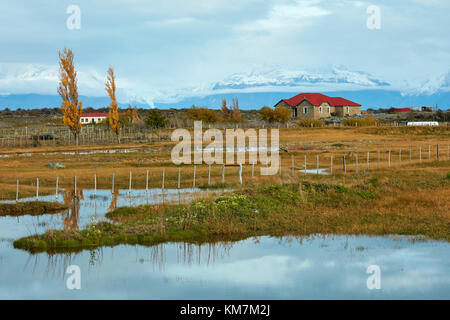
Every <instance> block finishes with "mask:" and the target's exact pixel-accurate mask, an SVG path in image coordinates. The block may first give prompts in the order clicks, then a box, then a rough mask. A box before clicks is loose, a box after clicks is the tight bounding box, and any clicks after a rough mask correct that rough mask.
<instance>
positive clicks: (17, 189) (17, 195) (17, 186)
mask: <svg viewBox="0 0 450 320" xmlns="http://www.w3.org/2000/svg"><path fill="white" fill-rule="evenodd" d="M17 201H19V179H17V183H16V202H17Z"/></svg>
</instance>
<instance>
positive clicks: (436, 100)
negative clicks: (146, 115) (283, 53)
mask: <svg viewBox="0 0 450 320" xmlns="http://www.w3.org/2000/svg"><path fill="white" fill-rule="evenodd" d="M298 93H300V92H251V93H242V92H241V93H222V94H212V95H206V96H195V97H189V98H184V99H182V100H180V101H178V102H174V103H164V102H158V101H155V107H156V108H161V109H170V108H189V107H191V106H192V105H196V106H206V107H209V108H215V109H219V108H220V107H221V105H222V99H227V101H228V103H229V104H231V100H232V98H233V97H238V98H239V105H240V107H241V109H243V110H249V109H260V108H261V107H263V106H265V105H267V106H270V107H272V106H274V105H275V104H276V103H277V102H278V101H280V100H281V99H286V98H290V97H292V96H294V95H296V94H298ZM321 93H324V94H326V95H329V96H336V97H343V98H346V99H349V100H353V101H355V102H358V103H360V104H361V105H362V106H363V109H368V108H375V109H378V108H390V107H411V106H421V105H427V106H435V105H437V106H438V108H440V109H444V110H445V109H449V107H450V92H445V91H439V92H436V93H434V94H429V95H427V94H417V95H402V94H401V92H399V91H390V90H358V91H329V92H326V91H324V92H321ZM80 101H82V102H83V106H84V107H86V108H88V107H92V108H102V107H107V106H108V104H109V99H108V98H107V97H86V96H80ZM128 104H131V105H132V106H135V105H136V106H137V107H138V108H150V106H149V105H148V104H145V103H137V102H130V103H120V104H119V107H121V108H126V107H127V106H128ZM60 105H61V98H60V97H59V96H58V95H39V94H12V95H0V109H5V108H9V109H12V110H13V109H18V108H22V109H33V108H45V107H47V108H55V107H59V106H60Z"/></svg>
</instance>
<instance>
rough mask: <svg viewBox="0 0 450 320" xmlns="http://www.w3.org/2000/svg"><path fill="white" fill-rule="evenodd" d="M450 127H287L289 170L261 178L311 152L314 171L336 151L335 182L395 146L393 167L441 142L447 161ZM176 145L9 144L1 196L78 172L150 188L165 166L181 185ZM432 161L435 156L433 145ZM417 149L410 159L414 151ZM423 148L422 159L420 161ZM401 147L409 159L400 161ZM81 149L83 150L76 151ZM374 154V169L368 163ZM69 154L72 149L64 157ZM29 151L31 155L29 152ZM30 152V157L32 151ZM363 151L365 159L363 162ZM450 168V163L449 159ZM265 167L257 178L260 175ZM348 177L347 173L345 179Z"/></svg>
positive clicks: (300, 162) (88, 181) (70, 178)
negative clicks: (52, 164)
mask: <svg viewBox="0 0 450 320" xmlns="http://www.w3.org/2000/svg"><path fill="white" fill-rule="evenodd" d="M449 133H450V128H447V127H444V128H441V127H438V128H405V127H386V128H384V127H363V128H295V129H280V146H282V147H285V148H287V149H288V150H289V152H288V153H286V152H281V153H280V155H281V159H282V170H281V179H280V175H277V177H258V179H261V180H267V181H277V182H280V181H288V179H290V178H292V177H293V176H295V175H297V174H299V173H295V174H294V175H293V173H292V157H294V167H295V169H303V168H304V157H305V155H306V157H307V168H308V169H315V168H316V166H317V156H319V166H320V167H321V168H329V167H330V164H331V157H332V156H333V172H334V173H335V175H337V176H334V175H333V176H331V177H327V178H326V179H328V180H331V181H333V180H335V179H338V180H339V179H341V180H342V179H343V178H342V177H341V175H342V174H343V156H345V157H346V171H347V174H348V175H350V174H355V173H356V169H357V168H356V161H358V174H362V172H365V171H367V170H377V169H378V151H379V152H380V163H379V167H380V169H385V168H388V167H389V161H388V157H389V150H391V161H390V168H391V169H395V170H398V169H401V170H405V169H408V168H411V169H414V168H422V167H430V168H429V169H430V170H433V169H432V168H431V167H432V163H433V162H434V161H436V159H437V156H436V155H437V150H436V146H437V145H438V144H439V146H440V152H439V153H440V158H439V160H440V162H444V163H445V161H447V160H448V158H447V156H448V153H447V152H448V145H449V141H450V139H449ZM174 144H175V143H173V142H155V143H151V144H150V143H149V144H131V145H120V148H118V147H117V146H114V145H109V146H104V145H102V146H89V147H86V146H83V147H67V146H64V147H63V146H61V147H41V148H22V149H2V150H1V151H0V154H2V155H8V157H5V156H3V157H0V199H15V196H16V187H17V180H19V196H20V197H21V198H23V197H31V196H34V195H36V179H37V178H39V194H41V195H44V194H51V193H54V192H55V185H56V178H57V177H58V179H59V188H65V189H68V190H70V189H71V188H73V184H74V176H76V177H77V187H78V188H80V189H83V188H84V189H92V188H93V187H94V174H95V175H96V176H97V188H99V189H101V188H103V189H109V188H111V184H112V176H113V174H114V175H115V188H128V187H129V175H130V171H131V172H132V187H133V188H145V186H146V172H147V170H149V186H150V187H153V188H155V187H157V188H160V187H161V185H162V170H163V168H165V187H166V188H170V187H176V186H177V183H178V168H177V167H176V166H175V165H174V164H173V163H172V162H171V160H170V151H171V149H172V147H173V145H174ZM429 146H431V149H430V151H431V152H430V159H431V160H428V157H429V155H428V148H429ZM410 148H411V156H412V158H411V162H410V160H409V152H410ZM419 148H421V149H422V150H421V158H422V162H421V163H420V161H419ZM111 149H122V150H135V151H136V152H132V153H120V152H116V153H91V154H85V153H87V152H92V151H94V150H111ZM400 150H401V152H402V156H401V157H402V159H401V161H400V156H399V154H400ZM74 152H78V153H74ZM367 152H370V154H369V157H370V158H369V159H370V163H369V168H368V167H367ZM64 153H66V154H64ZM24 154H25V155H24ZM27 154H31V155H27ZM356 155H357V156H358V159H356ZM52 161H56V162H61V163H63V164H65V165H66V168H65V169H52V168H50V167H49V166H48V164H49V163H50V162H52ZM446 163H447V167H448V163H449V162H448V161H447V162H446ZM260 165H261V164H258V165H257V166H256V168H255V175H258V174H259V170H258V168H259V166H260ZM243 170H244V171H243V176H244V183H245V181H249V180H251V172H252V168H251V166H250V165H244V168H243ZM237 172H238V168H237V167H227V168H226V181H227V182H230V183H237V182H238V173H237ZM221 175H222V167H221V166H220V165H213V166H212V169H211V180H212V183H217V182H221ZM181 176H182V178H181V186H182V187H192V185H193V181H192V180H193V166H192V165H182V166H181ZM344 179H345V178H344ZM207 182H208V166H206V165H199V166H197V167H196V185H197V186H199V185H204V184H205V183H207Z"/></svg>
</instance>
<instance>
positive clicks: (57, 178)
mask: <svg viewBox="0 0 450 320" xmlns="http://www.w3.org/2000/svg"><path fill="white" fill-rule="evenodd" d="M58 180H59V177H56V188H55V189H56V190H55V198H56V199H58V182H59V181H58Z"/></svg>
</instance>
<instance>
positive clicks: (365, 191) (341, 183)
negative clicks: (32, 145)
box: [0, 127, 450, 252]
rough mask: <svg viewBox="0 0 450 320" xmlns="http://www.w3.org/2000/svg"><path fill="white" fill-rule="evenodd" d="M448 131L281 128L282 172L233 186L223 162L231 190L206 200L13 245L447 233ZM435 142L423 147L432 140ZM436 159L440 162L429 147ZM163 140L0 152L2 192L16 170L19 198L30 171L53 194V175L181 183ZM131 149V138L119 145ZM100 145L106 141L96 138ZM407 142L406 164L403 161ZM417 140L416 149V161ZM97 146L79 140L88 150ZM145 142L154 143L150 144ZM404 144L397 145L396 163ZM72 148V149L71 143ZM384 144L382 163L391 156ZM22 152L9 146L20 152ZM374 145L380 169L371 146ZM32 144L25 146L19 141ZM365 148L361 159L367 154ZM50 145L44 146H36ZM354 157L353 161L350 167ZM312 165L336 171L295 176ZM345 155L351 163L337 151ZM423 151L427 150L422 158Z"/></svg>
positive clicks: (86, 181)
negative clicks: (23, 152) (4, 155)
mask: <svg viewBox="0 0 450 320" xmlns="http://www.w3.org/2000/svg"><path fill="white" fill-rule="evenodd" d="M448 132H449V130H448V129H447V128H435V129H430V128H425V129H423V130H422V129H417V128H411V130H409V128H382V127H381V128H380V127H373V128H371V127H365V128H339V129H334V128H328V129H323V128H302V129H283V130H281V131H280V145H281V146H282V147H285V148H287V149H288V150H289V152H281V153H280V154H281V157H282V171H281V174H277V175H275V176H259V174H258V173H259V171H258V170H257V169H258V167H259V166H260V165H258V166H257V167H256V169H255V176H254V177H252V175H251V170H252V168H251V166H249V165H245V166H244V174H243V176H244V179H243V180H244V183H243V185H240V184H239V183H238V175H237V171H238V168H237V167H227V168H226V179H225V180H226V182H227V183H228V185H232V186H233V188H234V189H235V191H234V193H233V194H231V195H224V196H219V197H206V198H203V199H201V200H196V201H193V202H192V203H190V204H184V205H183V204H172V205H171V204H164V205H155V206H142V207H138V208H119V209H117V210H116V211H114V212H111V213H109V214H108V216H109V218H110V219H111V220H112V221H113V222H114V223H104V222H102V223H98V224H95V225H91V226H90V227H89V228H87V229H85V230H81V231H57V230H49V231H47V233H45V234H43V235H35V236H30V237H27V238H23V239H20V240H18V241H16V242H15V246H16V247H17V248H22V249H26V250H29V251H33V252H37V251H49V252H58V251H77V250H82V249H89V248H94V247H98V246H103V245H116V244H120V243H130V244H135V243H141V244H147V245H151V244H155V243H159V242H164V241H187V242H205V241H208V242H211V241H212V242H214V241H228V240H238V239H243V238H246V237H251V236H259V235H274V236H282V235H298V236H302V235H310V234H316V233H324V234H369V235H387V234H401V235H415V236H420V237H422V236H424V237H428V238H434V239H443V240H447V241H448V240H450V238H449V237H450V202H449V201H448V199H449V198H450V161H449V160H448V158H447V146H448V143H449V138H448ZM429 145H430V146H431V149H430V154H428V146H429ZM437 145H439V146H440V150H439V153H440V157H439V161H438V160H437V148H436V146H437ZM172 146H173V143H171V142H165V143H154V144H149V145H144V146H143V145H139V146H138V147H139V149H138V151H137V152H134V153H114V154H108V153H96V154H74V155H73V154H72V155H63V154H60V153H58V154H48V153H49V152H50V151H51V152H61V151H68V150H67V148H60V149H56V150H55V149H50V150H48V149H37V150H33V152H35V154H34V155H33V156H31V157H25V156H14V157H10V158H0V163H1V164H2V165H1V166H0V175H1V176H2V180H1V182H0V188H1V189H0V190H1V191H0V192H1V194H2V196H3V197H4V198H14V196H15V190H16V179H18V178H19V179H20V181H21V186H22V187H21V190H20V192H21V195H22V196H25V195H29V196H32V195H34V194H35V186H34V185H33V183H34V182H35V179H36V177H39V179H40V180H39V181H40V190H41V191H40V192H42V193H45V192H48V193H53V192H54V191H55V190H54V188H55V186H54V184H55V179H56V176H58V177H59V183H60V187H64V188H67V189H69V190H70V189H71V188H73V176H74V175H76V176H77V181H78V188H79V189H83V188H89V189H91V188H93V185H94V179H93V176H94V174H96V176H97V188H105V189H109V188H111V179H112V174H114V175H115V188H123V189H127V188H128V187H129V185H128V184H129V173H130V171H131V172H132V177H133V181H132V187H133V188H141V189H143V188H145V184H146V181H145V180H146V170H149V177H150V187H158V188H159V187H161V180H162V170H163V169H165V173H166V177H165V187H166V188H171V187H176V186H177V173H178V168H177V166H175V165H173V164H172V162H171V161H170V151H171V148H172ZM123 147H125V148H129V149H130V148H135V147H137V146H132V145H129V146H123ZM102 148H103V149H105V148H114V146H110V147H107V146H106V147H105V146H103V147H102ZM409 148H411V150H412V153H411V156H412V157H411V161H410V158H409ZM419 148H421V150H422V154H421V158H422V161H419ZM93 149H97V148H96V147H89V148H86V147H83V148H78V150H77V151H88V150H93ZM149 149H151V151H149ZM400 149H401V150H402V151H403V153H402V157H403V158H402V160H401V161H400V157H399V154H400V152H399V151H400ZM73 150H74V149H73V148H71V149H70V150H69V151H73ZM389 150H391V161H390V166H389V162H388V155H389V152H388V151H389ZM20 151H21V150H11V152H16V153H17V152H20ZM378 151H380V167H379V168H378V161H377V160H378V159H377V152H378ZM27 152H30V150H27ZM367 152H370V154H369V155H370V160H371V162H370V164H369V167H367V163H366V155H367ZM42 153H47V154H45V155H44V154H42ZM356 154H358V159H359V164H358V165H359V166H358V170H357V168H356ZM305 155H306V157H307V166H308V168H310V169H312V168H316V160H317V156H319V162H320V163H319V165H320V167H324V168H329V166H330V160H331V156H333V159H334V167H333V169H334V170H333V174H332V175H318V174H303V173H300V172H299V171H298V170H295V171H293V170H292V157H294V160H295V163H294V167H295V169H303V166H304V156H305ZM343 156H346V161H347V162H346V166H347V172H346V173H344V172H343V166H342V158H343ZM428 157H429V158H430V159H428ZM50 161H59V162H62V163H64V164H65V165H66V168H65V169H50V168H49V167H48V166H47V164H48V162H50ZM181 172H182V180H181V181H182V183H181V186H182V187H192V183H193V181H192V178H193V166H192V165H183V166H181ZM211 175H212V178H211V183H212V184H213V185H215V186H219V187H220V186H222V187H223V185H221V175H222V167H221V166H220V165H214V166H212V172H211ZM196 179H197V180H196V185H197V186H202V187H205V186H207V182H208V166H206V165H198V166H197V167H196Z"/></svg>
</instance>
